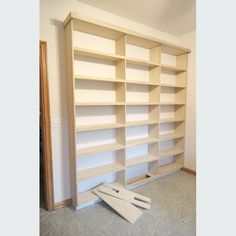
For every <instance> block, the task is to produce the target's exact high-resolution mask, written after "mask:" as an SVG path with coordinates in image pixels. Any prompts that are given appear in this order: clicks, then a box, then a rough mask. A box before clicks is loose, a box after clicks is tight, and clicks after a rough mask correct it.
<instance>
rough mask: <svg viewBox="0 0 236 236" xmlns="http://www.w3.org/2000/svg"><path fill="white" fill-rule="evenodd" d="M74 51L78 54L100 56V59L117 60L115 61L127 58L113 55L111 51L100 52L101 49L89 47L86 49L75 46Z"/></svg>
mask: <svg viewBox="0 0 236 236" xmlns="http://www.w3.org/2000/svg"><path fill="white" fill-rule="evenodd" d="M74 52H75V54H76V55H78V56H87V57H94V58H99V59H103V60H108V61H115V62H116V61H121V60H123V59H125V57H124V56H120V55H113V54H109V53H104V52H99V51H95V50H89V49H85V48H78V47H75V48H74Z"/></svg>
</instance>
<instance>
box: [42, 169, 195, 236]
mask: <svg viewBox="0 0 236 236" xmlns="http://www.w3.org/2000/svg"><path fill="white" fill-rule="evenodd" d="M133 191H135V192H137V193H140V194H143V195H145V196H148V197H150V198H151V199H152V203H151V209H150V210H143V212H144V213H143V214H142V216H141V217H140V218H139V219H138V220H137V221H136V222H135V224H133V225H131V224H129V223H128V222H127V221H126V220H124V219H123V218H121V217H120V216H119V215H118V214H117V213H116V212H114V211H113V210H112V209H111V208H110V207H109V206H107V205H106V204H105V203H98V204H95V205H92V206H90V207H87V208H84V209H82V210H80V211H78V212H76V211H74V210H73V208H72V207H65V208H63V209H58V210H56V211H54V212H51V213H50V212H47V211H45V210H43V209H40V235H43V236H62V235H63V236H102V235H103V236H104V235H107V236H126V235H128V236H131V235H132V236H154V235H155V236H156V235H158V236H193V235H196V215H195V214H196V178H195V176H193V175H190V174H187V173H184V172H182V171H180V172H177V173H175V174H173V175H170V176H167V177H165V178H162V179H159V180H156V181H153V182H151V183H149V184H146V185H144V186H142V187H140V188H136V189H134V190H133Z"/></svg>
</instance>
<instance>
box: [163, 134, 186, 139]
mask: <svg viewBox="0 0 236 236" xmlns="http://www.w3.org/2000/svg"><path fill="white" fill-rule="evenodd" d="M183 137H184V133H171V134H161V135H160V136H159V140H160V141H167V140H171V139H177V138H183Z"/></svg>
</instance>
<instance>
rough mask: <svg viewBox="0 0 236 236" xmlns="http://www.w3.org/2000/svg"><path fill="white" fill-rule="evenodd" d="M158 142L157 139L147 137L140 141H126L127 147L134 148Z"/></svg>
mask: <svg viewBox="0 0 236 236" xmlns="http://www.w3.org/2000/svg"><path fill="white" fill-rule="evenodd" d="M156 142H158V139H157V138H152V137H147V138H139V139H132V140H127V141H126V146H127V147H132V146H136V145H142V144H149V143H156Z"/></svg>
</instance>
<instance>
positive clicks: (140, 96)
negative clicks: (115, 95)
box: [126, 84, 149, 102]
mask: <svg viewBox="0 0 236 236" xmlns="http://www.w3.org/2000/svg"><path fill="white" fill-rule="evenodd" d="M126 101H127V102H148V101H149V89H148V86H146V85H136V84H127V92H126Z"/></svg>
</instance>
